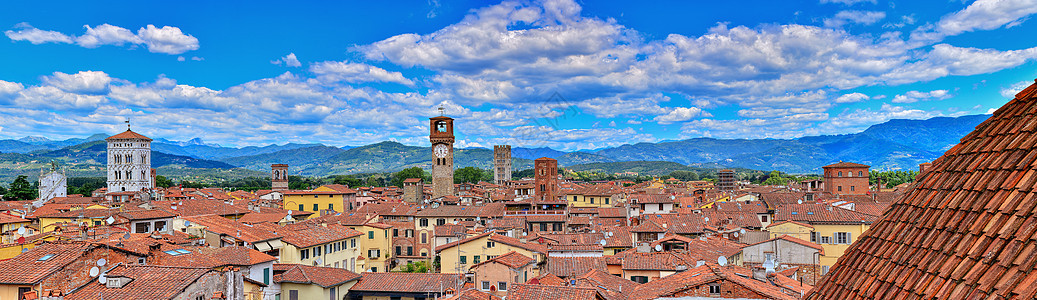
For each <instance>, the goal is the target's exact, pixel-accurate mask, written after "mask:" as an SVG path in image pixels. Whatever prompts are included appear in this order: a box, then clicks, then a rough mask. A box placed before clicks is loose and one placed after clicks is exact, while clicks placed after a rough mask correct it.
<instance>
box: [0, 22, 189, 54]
mask: <svg viewBox="0 0 1037 300" xmlns="http://www.w3.org/2000/svg"><path fill="white" fill-rule="evenodd" d="M15 27H16V29H17V30H8V31H5V32H4V34H6V35H7V37H8V38H10V39H11V40H13V41H29V42H30V43H32V44H34V45H38V44H42V43H66V44H71V43H75V44H76V45H79V46H82V47H85V48H97V47H100V46H104V45H114V46H124V45H130V46H131V48H134V47H136V46H138V45H145V46H147V48H148V51H149V52H152V53H165V54H181V53H184V52H187V51H192V50H198V48H199V45H198V39H197V38H195V37H194V36H191V35H188V34H184V33H183V32H182V31H180V28H177V27H172V26H162V27H161V28H159V27H155V25H151V24H149V25H147V26H146V27H142V28H140V29H139V30H137V33H136V34H134V33H133V32H132V31H130V30H129V29H126V28H123V27H119V26H115V25H111V24H107V23H105V24H101V25H98V26H97V27H91V26H90V25H84V26H83V27H84V28H86V32H85V33H83V35H80V36H72V35H66V34H64V33H60V32H57V31H47V30H40V29H37V28H35V27H32V26H31V25H29V24H28V23H24V22H23V23H19V24H18V25H16V26H15Z"/></svg>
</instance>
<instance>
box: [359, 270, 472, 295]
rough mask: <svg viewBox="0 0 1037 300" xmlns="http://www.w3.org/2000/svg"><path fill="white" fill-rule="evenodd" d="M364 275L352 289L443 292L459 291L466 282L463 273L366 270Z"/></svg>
mask: <svg viewBox="0 0 1037 300" xmlns="http://www.w3.org/2000/svg"><path fill="white" fill-rule="evenodd" d="M362 276H363V277H361V279H360V282H357V284H356V285H354V286H353V287H351V288H349V290H350V291H373V292H401V293H442V292H443V291H444V290H446V289H453V290H454V291H458V290H460V289H461V285H462V284H463V283H464V277H463V276H462V275H461V274H449V273H370V272H365V273H363V274H362Z"/></svg>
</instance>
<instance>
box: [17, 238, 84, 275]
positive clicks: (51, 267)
mask: <svg viewBox="0 0 1037 300" xmlns="http://www.w3.org/2000/svg"><path fill="white" fill-rule="evenodd" d="M94 247H96V246H94V245H91V244H90V243H84V242H50V243H45V244H42V245H39V246H36V247H34V248H32V249H29V251H26V252H25V253H22V254H19V255H18V256H15V257H14V258H11V259H8V260H4V261H0V284H24V285H34V284H36V283H38V282H40V281H41V280H43V279H44V278H46V277H48V276H50V275H51V274H54V272H57V271H58V270H61V269H62V268H64V267H65V266H66V265H68V264H70V263H72V262H73V261H76V260H78V259H79V258H80V257H82V256H83V254H84V253H85V252H86V251H87V250H90V249H93V248H94ZM47 256H49V257H50V258H49V259H47V260H44V261H40V259H41V258H43V257H47Z"/></svg>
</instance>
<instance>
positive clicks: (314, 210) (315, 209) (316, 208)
mask: <svg viewBox="0 0 1037 300" xmlns="http://www.w3.org/2000/svg"><path fill="white" fill-rule="evenodd" d="M318 205H319V204H317V203H314V204H313V212H319V211H320V206H318Z"/></svg>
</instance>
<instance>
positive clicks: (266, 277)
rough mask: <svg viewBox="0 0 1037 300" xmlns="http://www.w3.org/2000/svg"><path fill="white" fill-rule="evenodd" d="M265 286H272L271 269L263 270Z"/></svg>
mask: <svg viewBox="0 0 1037 300" xmlns="http://www.w3.org/2000/svg"><path fill="white" fill-rule="evenodd" d="M263 284H266V285H269V284H270V268H263Z"/></svg>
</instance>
